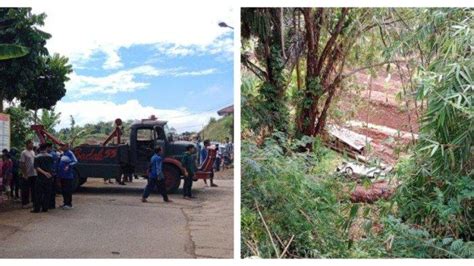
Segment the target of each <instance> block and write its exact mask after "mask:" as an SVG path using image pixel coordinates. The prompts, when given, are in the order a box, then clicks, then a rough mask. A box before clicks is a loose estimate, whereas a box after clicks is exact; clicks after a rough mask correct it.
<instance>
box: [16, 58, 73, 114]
mask: <svg viewBox="0 0 474 266" xmlns="http://www.w3.org/2000/svg"><path fill="white" fill-rule="evenodd" d="M41 62H42V65H43V67H42V70H41V72H40V76H38V78H37V82H35V84H34V89H33V90H30V91H28V92H26V94H23V95H21V96H20V99H21V105H22V106H24V107H26V108H27V109H30V110H33V111H34V120H35V121H36V120H37V111H38V110H39V109H49V108H51V107H53V106H54V105H55V104H56V102H57V101H59V100H60V99H61V98H62V97H64V95H65V94H66V88H65V82H66V81H68V80H69V78H68V76H67V75H68V74H70V73H71V72H72V67H71V65H69V64H68V59H67V58H66V57H63V56H60V55H59V54H54V55H53V56H52V57H49V56H48V57H43V58H42V60H41Z"/></svg>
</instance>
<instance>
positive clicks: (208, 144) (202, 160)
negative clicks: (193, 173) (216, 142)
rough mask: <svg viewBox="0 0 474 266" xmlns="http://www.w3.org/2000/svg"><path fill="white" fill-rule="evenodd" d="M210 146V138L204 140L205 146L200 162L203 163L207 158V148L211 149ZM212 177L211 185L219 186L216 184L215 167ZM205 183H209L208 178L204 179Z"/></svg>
mask: <svg viewBox="0 0 474 266" xmlns="http://www.w3.org/2000/svg"><path fill="white" fill-rule="evenodd" d="M210 146H211V141H210V140H208V139H206V140H204V148H202V150H201V154H200V156H199V157H200V164H202V163H203V162H204V161H205V160H206V158H207V153H208V151H207V149H209V147H210ZM210 179H211V187H217V185H216V184H214V169H213V170H212V174H211V178H210ZM204 183H206V184H207V181H206V179H204Z"/></svg>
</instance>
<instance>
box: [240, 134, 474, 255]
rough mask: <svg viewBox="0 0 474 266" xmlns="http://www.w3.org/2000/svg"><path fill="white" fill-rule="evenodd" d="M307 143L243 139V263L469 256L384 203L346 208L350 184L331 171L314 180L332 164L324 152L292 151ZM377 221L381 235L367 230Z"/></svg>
mask: <svg viewBox="0 0 474 266" xmlns="http://www.w3.org/2000/svg"><path fill="white" fill-rule="evenodd" d="M307 141H308V139H306V140H305V139H301V140H291V139H287V138H286V137H285V134H283V133H281V132H276V133H274V134H273V135H272V137H271V138H268V139H266V140H265V143H264V144H263V145H262V146H257V145H255V144H254V143H252V142H249V141H246V140H244V141H243V143H242V209H241V228H242V235H241V240H242V244H243V246H242V256H243V257H248V256H259V257H264V258H269V257H272V258H275V257H290V258H301V257H310V258H380V257H389V258H472V257H474V249H473V248H474V245H473V242H470V241H463V240H462V239H458V238H453V237H440V236H436V235H433V234H431V233H430V232H429V231H427V230H426V229H423V228H422V227H421V226H417V225H411V224H408V223H404V222H402V221H401V220H400V219H397V218H395V217H394V216H393V214H394V212H396V209H393V208H392V204H391V202H378V203H377V204H376V205H375V206H374V205H367V204H361V203H351V202H350V200H349V194H348V193H347V191H348V190H347V188H351V187H353V184H352V182H348V181H345V180H342V179H339V178H337V176H334V175H332V174H330V173H325V174H323V175H322V176H319V177H318V176H316V177H314V176H313V171H312V170H311V169H314V168H315V166H318V165H320V164H326V163H327V161H333V159H334V158H332V155H331V152H329V151H327V150H325V148H322V150H319V149H320V147H319V146H317V144H316V145H315V149H314V152H312V153H295V152H293V151H292V150H294V149H295V148H297V147H299V146H302V145H303V146H305V145H306V144H307ZM316 143H317V141H316ZM321 155H322V158H321V157H320V156H321ZM406 162H409V161H408V160H407V161H406ZM404 167H406V166H400V167H399V169H397V171H402V169H401V168H404ZM351 189H352V188H351ZM351 189H350V190H351ZM350 190H349V191H350ZM376 209H378V211H376ZM361 220H363V221H365V222H364V223H362V224H360V225H356V227H357V226H358V227H360V229H359V230H360V231H361V232H362V233H363V235H365V237H363V238H360V239H355V238H354V237H353V236H351V234H350V231H351V228H353V225H354V224H355V223H356V222H357V221H361ZM376 222H378V223H379V224H381V228H382V230H381V231H380V232H374V231H373V229H372V227H373V225H374V223H376ZM290 240H291V242H290ZM284 250H286V251H285V253H283V251H284Z"/></svg>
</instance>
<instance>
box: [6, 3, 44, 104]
mask: <svg viewBox="0 0 474 266" xmlns="http://www.w3.org/2000/svg"><path fill="white" fill-rule="evenodd" d="M45 18H46V15H45V14H39V15H35V14H32V13H31V8H0V20H1V21H2V22H3V25H6V26H5V27H3V28H0V43H8V44H16V45H21V46H24V47H27V48H28V50H29V53H28V54H27V55H25V56H23V57H20V58H15V59H10V60H3V61H0V76H1V77H2V78H1V79H0V112H2V111H3V100H7V101H12V100H13V99H14V98H18V97H19V96H21V95H25V94H26V92H28V91H33V90H34V89H35V88H34V85H35V82H36V80H37V78H38V77H39V76H40V71H41V68H38V66H40V65H41V64H42V62H41V61H42V57H43V56H47V55H48V50H47V49H46V47H45V45H46V40H47V39H49V38H50V37H51V35H49V34H48V33H46V32H43V31H41V30H39V29H38V28H37V27H38V26H43V25H44V19H45ZM20 100H21V99H20Z"/></svg>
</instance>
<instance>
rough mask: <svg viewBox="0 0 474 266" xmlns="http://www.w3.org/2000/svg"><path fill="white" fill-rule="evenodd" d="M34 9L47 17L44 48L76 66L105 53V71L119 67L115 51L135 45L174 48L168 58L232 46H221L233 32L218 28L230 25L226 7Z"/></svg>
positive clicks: (94, 4) (46, 2) (140, 3)
mask: <svg viewBox="0 0 474 266" xmlns="http://www.w3.org/2000/svg"><path fill="white" fill-rule="evenodd" d="M32 7H33V12H34V13H40V12H45V13H46V14H47V18H46V21H45V26H44V28H43V29H44V30H45V31H46V32H48V33H51V34H52V38H51V39H50V40H49V41H48V43H47V47H48V48H49V50H50V52H58V53H61V54H63V55H66V56H68V57H70V58H71V61H72V62H73V63H74V65H76V64H78V65H80V64H81V63H83V62H85V61H87V60H88V59H90V57H91V55H93V54H94V53H97V52H103V53H105V55H106V57H107V58H106V62H105V64H104V65H103V67H104V68H108V69H115V68H118V67H121V66H122V63H121V61H120V57H119V55H118V54H117V51H118V50H119V49H120V48H121V47H130V46H131V45H136V44H153V45H155V44H159V43H162V44H172V45H173V46H172V47H174V48H172V49H171V53H172V54H174V55H189V54H190V53H192V52H193V50H192V49H191V48H189V47H190V46H197V47H213V46H215V45H216V44H217V46H215V48H217V47H219V42H232V40H231V39H230V38H227V40H226V39H225V40H221V39H222V38H221V36H223V35H224V34H226V33H228V32H231V30H230V29H228V28H221V27H219V26H218V25H217V24H218V23H219V22H220V21H225V22H226V23H228V24H231V25H234V22H233V14H232V8H231V7H230V4H226V3H223V4H220V3H219V2H207V3H205V2H204V3H203V2H202V1H196V2H193V1H183V0H174V1H167V2H164V1H156V2H152V1H146V0H134V1H133V4H131V3H130V2H125V1H124V2H121V1H114V2H113V3H110V2H108V1H95V0H83V1H54V0H43V1H32ZM219 40H221V41H219ZM229 49H230V48H229ZM213 51H214V50H213Z"/></svg>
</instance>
